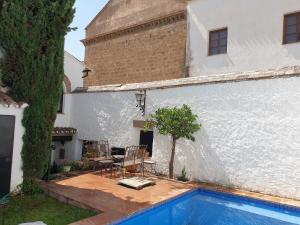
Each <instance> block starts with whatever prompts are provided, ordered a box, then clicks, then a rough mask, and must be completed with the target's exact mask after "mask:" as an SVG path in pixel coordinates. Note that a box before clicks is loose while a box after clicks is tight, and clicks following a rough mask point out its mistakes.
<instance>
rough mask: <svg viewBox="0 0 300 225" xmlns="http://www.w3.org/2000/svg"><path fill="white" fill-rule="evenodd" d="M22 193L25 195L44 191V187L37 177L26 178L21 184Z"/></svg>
mask: <svg viewBox="0 0 300 225" xmlns="http://www.w3.org/2000/svg"><path fill="white" fill-rule="evenodd" d="M21 189H22V193H23V194H25V195H35V194H39V193H43V190H42V188H41V187H40V185H39V183H38V182H37V181H36V180H35V179H26V180H24V181H23V184H22V186H21Z"/></svg>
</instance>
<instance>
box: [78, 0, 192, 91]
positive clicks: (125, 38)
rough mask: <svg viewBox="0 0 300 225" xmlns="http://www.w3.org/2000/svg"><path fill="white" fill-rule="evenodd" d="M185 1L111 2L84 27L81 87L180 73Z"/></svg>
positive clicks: (184, 29)
mask: <svg viewBox="0 0 300 225" xmlns="http://www.w3.org/2000/svg"><path fill="white" fill-rule="evenodd" d="M186 36H187V25H186V0H151V1H149V0H110V1H109V2H108V3H107V5H106V6H105V7H104V8H103V10H102V11H101V12H100V13H99V14H98V15H97V16H96V17H95V18H94V19H93V20H92V21H91V23H90V24H89V25H88V26H87V28H86V39H85V40H83V41H82V42H83V43H84V45H85V47H86V48H85V64H86V65H87V66H88V67H89V69H90V70H91V72H90V75H89V76H88V77H87V78H86V79H85V80H84V85H85V86H100V85H108V84H126V83H138V82H146V81H156V80H168V79H174V78H181V77H184V76H185V71H186V68H185V55H186V52H185V46H186Z"/></svg>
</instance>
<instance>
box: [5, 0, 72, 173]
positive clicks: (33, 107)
mask: <svg viewBox="0 0 300 225" xmlns="http://www.w3.org/2000/svg"><path fill="white" fill-rule="evenodd" d="M74 2H75V0H30V1H27V0H0V34H1V35H0V46H1V48H2V50H3V53H4V58H3V59H1V61H0V68H1V71H2V77H1V79H2V83H3V85H5V86H8V87H10V88H11V93H10V94H11V95H12V96H13V97H14V98H15V99H16V100H18V101H23V102H26V103H28V104H29V107H27V108H26V109H25V112H24V117H23V125H24V127H25V129H26V131H25V135H24V137H23V140H24V145H23V150H22V157H23V170H24V177H25V178H29V177H41V176H43V175H44V173H45V171H46V169H47V162H48V158H49V154H50V142H51V132H52V129H53V126H54V122H55V119H56V111H57V106H58V102H59V97H60V92H61V89H62V82H63V74H64V72H63V65H64V64H63V62H64V36H65V35H66V33H67V31H68V29H69V28H68V26H69V24H70V23H71V22H72V19H73V15H74V11H75V10H74V8H73V5H74Z"/></svg>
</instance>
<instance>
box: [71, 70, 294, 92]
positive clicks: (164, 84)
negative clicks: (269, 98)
mask: <svg viewBox="0 0 300 225" xmlns="http://www.w3.org/2000/svg"><path fill="white" fill-rule="evenodd" d="M299 76H300V66H293V67H284V68H280V69H274V70H262V71H249V72H240V73H224V74H212V75H207V76H198V77H187V78H180V79H173V80H164V81H153V82H144V83H133V84H124V85H122V84H115V85H105V86H91V87H84V88H77V89H76V90H75V91H74V92H73V93H94V92H120V91H137V90H144V89H146V90H154V89H166V88H176V87H183V86H194V85H207V84H217V83H228V82H241V81H251V80H263V79H278V78H289V77H299Z"/></svg>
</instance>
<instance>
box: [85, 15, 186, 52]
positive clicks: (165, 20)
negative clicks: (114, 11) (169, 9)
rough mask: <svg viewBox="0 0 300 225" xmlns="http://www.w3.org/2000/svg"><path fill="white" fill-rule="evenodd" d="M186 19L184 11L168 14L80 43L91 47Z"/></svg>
mask: <svg viewBox="0 0 300 225" xmlns="http://www.w3.org/2000/svg"><path fill="white" fill-rule="evenodd" d="M185 19H186V11H179V12H174V13H172V14H169V15H167V16H164V17H161V18H158V19H152V20H149V21H147V22H144V23H141V24H136V25H133V26H129V27H125V28H123V29H118V30H115V31H112V32H109V33H104V34H100V35H97V36H94V37H91V38H87V39H84V40H81V42H82V43H83V44H84V45H85V46H88V45H91V44H94V43H97V42H100V41H106V40H110V39H114V38H118V37H121V36H123V35H128V34H131V33H136V32H140V31H144V30H149V29H152V28H154V27H159V26H164V25H168V24H172V23H175V22H178V21H182V20H185Z"/></svg>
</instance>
